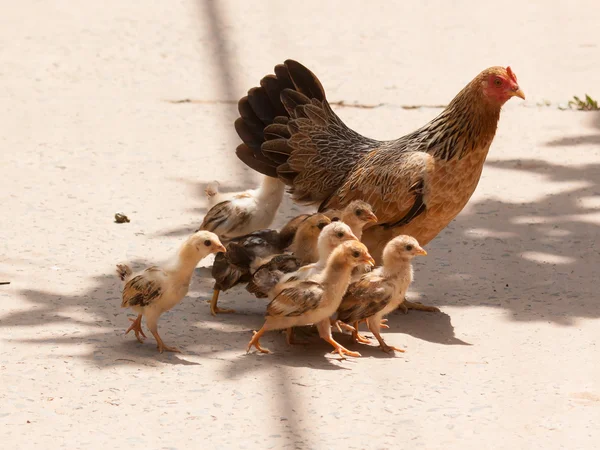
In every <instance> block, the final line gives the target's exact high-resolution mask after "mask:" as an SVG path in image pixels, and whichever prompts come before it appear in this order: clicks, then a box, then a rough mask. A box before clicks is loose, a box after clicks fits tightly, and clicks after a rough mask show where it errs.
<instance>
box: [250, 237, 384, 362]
mask: <svg viewBox="0 0 600 450" xmlns="http://www.w3.org/2000/svg"><path fill="white" fill-rule="evenodd" d="M365 263H366V264H374V263H375V262H374V260H373V258H372V257H371V255H369V252H368V250H367V248H366V247H365V246H364V245H363V244H361V243H360V242H357V241H354V240H351V241H347V242H344V243H343V244H341V245H339V246H338V247H337V248H336V249H335V250H334V251H333V253H332V254H331V256H330V257H329V258H328V260H327V264H326V266H325V270H324V271H323V272H322V274H321V275H319V276H318V277H317V278H316V279H315V280H314V281H312V280H304V281H292V282H288V283H280V284H278V285H277V286H276V287H275V289H274V290H273V291H272V292H271V294H270V295H269V298H270V299H271V303H269V306H268V307H267V312H266V320H265V323H264V325H263V326H262V328H261V329H260V330H259V331H258V332H255V333H254V336H253V337H252V339H251V340H250V342H249V343H248V348H247V352H249V351H250V349H251V348H252V346H254V347H256V349H257V350H258V351H260V352H262V353H270V351H269V350H268V349H266V348H263V347H261V345H260V337H261V336H262V335H263V334H264V333H265V332H266V331H269V330H283V329H289V328H291V327H296V326H301V325H310V324H316V325H317V329H318V330H319V335H320V336H321V338H323V339H324V340H325V341H327V342H329V343H330V344H331V345H332V346H333V347H334V349H335V350H336V351H337V352H338V354H339V355H340V356H342V357H343V355H349V356H360V353H357V352H351V351H350V350H348V349H346V348H344V347H343V346H341V345H340V344H339V343H338V342H336V341H335V340H334V339H333V337H332V336H331V324H330V322H329V317H330V316H331V315H332V314H333V313H334V312H335V311H336V310H337V309H338V307H339V305H340V303H341V301H342V297H343V295H344V293H345V292H346V289H347V288H348V285H349V283H350V276H351V273H352V269H353V268H354V267H356V266H357V265H358V264H365Z"/></svg>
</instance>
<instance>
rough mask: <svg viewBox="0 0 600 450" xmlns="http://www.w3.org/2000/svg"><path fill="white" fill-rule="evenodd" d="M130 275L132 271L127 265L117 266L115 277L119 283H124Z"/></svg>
mask: <svg viewBox="0 0 600 450" xmlns="http://www.w3.org/2000/svg"><path fill="white" fill-rule="evenodd" d="M132 273H133V271H132V270H131V268H130V267H129V266H128V265H127V264H117V275H119V278H120V279H121V281H125V279H126V278H127V277H129V276H130V275H131V274H132Z"/></svg>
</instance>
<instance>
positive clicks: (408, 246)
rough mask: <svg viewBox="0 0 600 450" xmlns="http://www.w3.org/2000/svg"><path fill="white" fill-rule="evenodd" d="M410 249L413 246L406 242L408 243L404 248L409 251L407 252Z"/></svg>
mask: <svg viewBox="0 0 600 450" xmlns="http://www.w3.org/2000/svg"><path fill="white" fill-rule="evenodd" d="M412 249H413V246H412V245H410V244H408V245H407V246H406V250H407V251H409V252H410V251H411V250H412Z"/></svg>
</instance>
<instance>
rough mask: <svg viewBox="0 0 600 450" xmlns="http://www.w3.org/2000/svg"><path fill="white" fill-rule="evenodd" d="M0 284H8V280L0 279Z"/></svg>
mask: <svg viewBox="0 0 600 450" xmlns="http://www.w3.org/2000/svg"><path fill="white" fill-rule="evenodd" d="M2 284H10V281H0V285H2Z"/></svg>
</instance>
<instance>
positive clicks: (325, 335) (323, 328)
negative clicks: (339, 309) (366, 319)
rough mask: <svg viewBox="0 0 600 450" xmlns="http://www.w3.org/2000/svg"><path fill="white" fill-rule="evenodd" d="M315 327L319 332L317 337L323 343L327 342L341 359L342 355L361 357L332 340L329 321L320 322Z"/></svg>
mask: <svg viewBox="0 0 600 450" xmlns="http://www.w3.org/2000/svg"><path fill="white" fill-rule="evenodd" d="M316 325H317V330H319V336H321V338H322V339H324V340H325V341H327V342H329V343H330V344H331V345H332V346H333V348H334V349H335V351H336V352H338V354H339V355H340V356H341V357H342V358H343V357H344V355H348V356H354V357H358V356H361V355H360V353H358V352H352V351H350V350H348V349H347V348H345V347H344V346H342V345H340V344H339V343H338V342H336V341H335V340H334V339H333V337H332V336H331V322H330V321H329V319H325V320H322V321H321V322H319V323H318V324H316Z"/></svg>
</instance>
